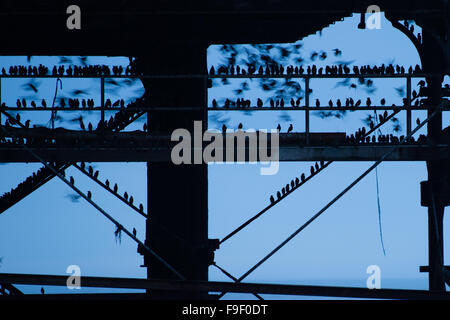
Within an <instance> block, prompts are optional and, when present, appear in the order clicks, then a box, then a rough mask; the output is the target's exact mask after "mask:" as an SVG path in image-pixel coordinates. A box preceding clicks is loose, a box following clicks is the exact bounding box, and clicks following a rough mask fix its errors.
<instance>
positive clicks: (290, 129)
mask: <svg viewBox="0 0 450 320" xmlns="http://www.w3.org/2000/svg"><path fill="white" fill-rule="evenodd" d="M293 129H294V127H293V126H292V123H291V124H290V125H289V128H288V130H287V133H290V132H292V130H293Z"/></svg>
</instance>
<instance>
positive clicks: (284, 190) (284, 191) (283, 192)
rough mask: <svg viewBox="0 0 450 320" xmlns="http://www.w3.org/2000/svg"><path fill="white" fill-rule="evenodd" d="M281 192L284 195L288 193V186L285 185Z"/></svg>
mask: <svg viewBox="0 0 450 320" xmlns="http://www.w3.org/2000/svg"><path fill="white" fill-rule="evenodd" d="M281 193H282V194H283V196H284V195H285V194H286V188H285V187H283V188H281Z"/></svg>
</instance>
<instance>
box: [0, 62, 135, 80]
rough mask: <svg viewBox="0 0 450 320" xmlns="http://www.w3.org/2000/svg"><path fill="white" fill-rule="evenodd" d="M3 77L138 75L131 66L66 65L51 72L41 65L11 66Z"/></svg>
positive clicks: (54, 68)
mask: <svg viewBox="0 0 450 320" xmlns="http://www.w3.org/2000/svg"><path fill="white" fill-rule="evenodd" d="M1 72H2V76H20V77H41V76H50V75H51V76H55V77H62V76H69V77H71V76H73V77H97V76H122V75H125V76H135V75H137V73H136V72H135V71H133V68H132V67H131V66H127V67H125V69H124V68H123V66H120V65H119V66H113V67H112V68H110V67H109V66H107V65H85V66H77V65H69V66H68V67H66V66H64V65H59V66H53V68H52V70H51V72H50V69H49V67H47V66H44V65H42V64H40V65H39V66H31V65H29V66H24V65H15V66H10V67H9V69H8V72H7V71H6V69H5V68H2V70H1Z"/></svg>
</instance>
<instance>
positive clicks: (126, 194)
mask: <svg viewBox="0 0 450 320" xmlns="http://www.w3.org/2000/svg"><path fill="white" fill-rule="evenodd" d="M123 197H124V198H125V200H128V193H127V192H126V191H125V193H124V194H123Z"/></svg>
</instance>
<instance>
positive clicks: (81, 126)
mask: <svg viewBox="0 0 450 320" xmlns="http://www.w3.org/2000/svg"><path fill="white" fill-rule="evenodd" d="M79 120H80V128H81V130H86V127H85V126H84V122H83V118H82V117H80V119H79Z"/></svg>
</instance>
